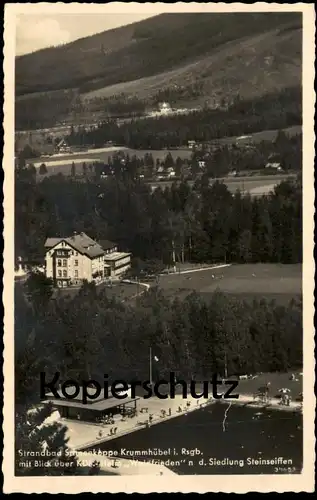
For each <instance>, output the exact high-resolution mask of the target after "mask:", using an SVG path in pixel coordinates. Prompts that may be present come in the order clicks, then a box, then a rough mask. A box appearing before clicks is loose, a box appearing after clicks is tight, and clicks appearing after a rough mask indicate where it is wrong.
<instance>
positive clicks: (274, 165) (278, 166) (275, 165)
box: [265, 163, 283, 172]
mask: <svg viewBox="0 0 317 500" xmlns="http://www.w3.org/2000/svg"><path fill="white" fill-rule="evenodd" d="M265 168H270V169H274V170H277V171H279V172H280V171H281V170H283V168H282V167H281V164H280V163H267V164H266V165H265Z"/></svg>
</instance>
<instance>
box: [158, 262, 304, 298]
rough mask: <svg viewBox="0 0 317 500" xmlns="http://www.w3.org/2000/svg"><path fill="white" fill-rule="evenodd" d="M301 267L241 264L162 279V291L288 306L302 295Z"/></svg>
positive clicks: (160, 280)
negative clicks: (266, 300)
mask: <svg viewBox="0 0 317 500" xmlns="http://www.w3.org/2000/svg"><path fill="white" fill-rule="evenodd" d="M301 279H302V268H301V265H300V264H294V265H283V264H241V265H232V266H229V267H224V268H219V269H210V270H207V271H197V272H193V273H188V274H170V275H164V276H160V279H159V287H160V288H161V289H162V290H163V291H164V292H165V293H166V295H167V296H168V297H171V298H172V297H176V296H177V297H182V298H184V297H186V296H187V295H188V294H190V293H191V292H193V291H196V292H199V293H200V294H201V295H202V296H203V297H204V298H206V299H208V298H210V296H211V295H212V294H213V293H214V292H215V291H217V290H218V291H221V292H223V293H225V294H230V295H235V296H238V297H239V298H241V299H246V300H253V299H258V300H260V299H261V298H266V299H269V300H273V299H274V300H276V302H277V303H281V304H287V303H288V302H289V300H291V298H292V297H294V298H296V297H300V296H301V293H302V284H301Z"/></svg>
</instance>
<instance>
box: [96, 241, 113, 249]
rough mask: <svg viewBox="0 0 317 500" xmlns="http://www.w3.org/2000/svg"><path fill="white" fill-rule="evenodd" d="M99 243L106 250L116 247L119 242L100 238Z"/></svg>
mask: <svg viewBox="0 0 317 500" xmlns="http://www.w3.org/2000/svg"><path fill="white" fill-rule="evenodd" d="M99 245H100V246H101V247H102V248H103V249H104V250H111V248H113V247H116V246H117V244H116V243H113V241H109V240H99Z"/></svg>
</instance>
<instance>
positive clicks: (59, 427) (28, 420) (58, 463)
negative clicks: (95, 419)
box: [15, 403, 100, 476]
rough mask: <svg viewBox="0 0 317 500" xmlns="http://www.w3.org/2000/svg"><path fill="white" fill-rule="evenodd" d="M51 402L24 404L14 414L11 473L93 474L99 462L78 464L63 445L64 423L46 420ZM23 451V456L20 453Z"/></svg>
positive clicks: (97, 470) (39, 474)
mask: <svg viewBox="0 0 317 500" xmlns="http://www.w3.org/2000/svg"><path fill="white" fill-rule="evenodd" d="M52 414H53V408H52V405H51V404H49V403H44V404H39V405H36V406H33V407H30V408H27V407H25V408H24V410H23V411H20V412H19V413H18V414H17V415H16V431H15V457H16V458H15V474H16V475H17V476H71V475H97V474H99V472H100V463H98V462H97V461H94V462H93V463H92V466H85V467H81V466H79V465H78V462H77V457H76V454H75V453H74V452H72V451H71V450H70V449H69V447H68V446H67V442H68V439H69V438H67V437H66V433H67V427H66V426H64V425H63V424H61V423H60V422H58V421H55V422H52V423H47V422H46V421H47V419H48V417H51V416H52ZM25 453H27V456H25V455H24V454H25Z"/></svg>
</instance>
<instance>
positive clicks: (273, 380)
mask: <svg viewBox="0 0 317 500" xmlns="http://www.w3.org/2000/svg"><path fill="white" fill-rule="evenodd" d="M292 373H294V375H295V380H291V375H292ZM268 382H270V395H271V397H275V396H277V395H278V391H279V389H281V388H287V389H289V390H290V391H291V396H292V398H293V400H294V399H296V398H297V397H298V396H299V394H300V393H301V392H302V391H303V376H302V375H301V373H300V372H298V371H297V372H295V371H294V372H288V373H261V374H259V375H258V377H257V378H255V379H253V380H251V379H250V380H240V381H239V385H238V387H237V389H236V392H237V393H238V394H254V393H255V392H256V391H257V390H258V388H259V387H262V386H264V385H266V384H267V383H268Z"/></svg>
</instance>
